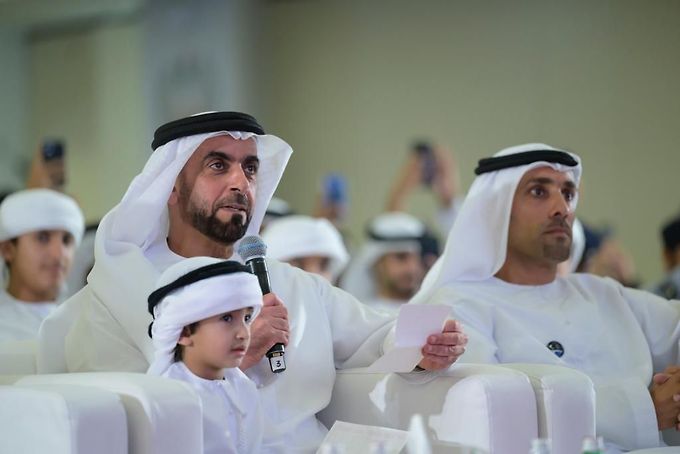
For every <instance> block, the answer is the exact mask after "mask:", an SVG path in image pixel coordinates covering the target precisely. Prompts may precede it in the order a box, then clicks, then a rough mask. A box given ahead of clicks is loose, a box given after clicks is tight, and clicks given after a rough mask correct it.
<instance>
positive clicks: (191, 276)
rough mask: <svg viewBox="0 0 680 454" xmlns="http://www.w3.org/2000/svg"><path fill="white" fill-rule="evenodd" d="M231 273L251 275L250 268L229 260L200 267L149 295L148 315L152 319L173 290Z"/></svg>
mask: <svg viewBox="0 0 680 454" xmlns="http://www.w3.org/2000/svg"><path fill="white" fill-rule="evenodd" d="M232 273H249V274H252V273H251V271H250V267H248V266H246V265H243V264H241V263H239V262H234V261H231V260H227V261H224V262H218V263H213V264H211V265H207V266H202V267H200V268H197V269H195V270H193V271H189V272H188V273H187V274H185V275H183V276H180V277H179V278H177V279H176V280H174V281H172V282H170V283H169V284H167V285H164V286H163V287H160V288H158V289H156V290H154V291H153V292H152V293H151V294H150V295H149V299H148V309H149V313H150V314H151V316H152V317H154V313H153V310H154V308H155V307H156V306H157V305H158V303H160V302H161V301H162V300H163V298H165V297H166V296H168V295H169V294H170V293H172V292H174V291H175V290H178V289H180V288H182V287H186V286H187V285H191V284H193V283H195V282H198V281H202V280H203V279H209V278H211V277H216V276H222V275H224V274H232ZM154 318H155V317H154ZM152 324H153V323H152ZM152 324H150V325H149V337H151V325H152Z"/></svg>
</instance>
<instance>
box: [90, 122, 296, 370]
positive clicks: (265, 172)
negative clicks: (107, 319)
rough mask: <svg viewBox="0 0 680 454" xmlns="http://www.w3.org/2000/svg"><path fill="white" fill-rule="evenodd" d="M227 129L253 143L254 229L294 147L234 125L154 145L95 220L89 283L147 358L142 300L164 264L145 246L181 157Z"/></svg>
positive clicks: (158, 235)
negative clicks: (118, 196) (117, 198)
mask: <svg viewBox="0 0 680 454" xmlns="http://www.w3.org/2000/svg"><path fill="white" fill-rule="evenodd" d="M227 134H228V135H230V136H232V137H233V138H235V139H237V140H247V139H250V138H254V140H255V143H256V145H257V156H258V158H259V160H260V167H259V169H258V176H257V182H258V186H257V193H256V194H255V203H254V204H253V206H254V209H253V214H252V218H251V221H250V224H249V226H248V229H247V232H246V235H253V234H257V232H258V231H259V228H260V223H261V222H262V218H263V217H264V213H265V210H266V208H267V205H268V204H269V200H270V199H271V197H272V195H273V194H274V191H275V190H276V186H277V185H278V183H279V180H280V179H281V176H282V175H283V171H284V169H285V167H286V164H287V163H288V159H289V158H290V155H291V153H292V152H293V150H292V149H291V148H290V146H289V145H288V144H287V143H286V142H284V141H283V140H281V139H279V138H278V137H276V136H273V135H255V134H252V133H248V132H234V131H221V132H212V133H206V134H196V135H191V136H187V137H181V138H179V139H175V140H172V141H170V142H168V143H166V144H165V145H163V146H160V147H158V148H157V149H156V150H155V151H154V152H153V154H152V155H151V157H150V158H149V160H148V161H147V163H146V165H145V166H144V169H143V170H142V173H140V174H139V175H137V176H136V177H135V178H134V180H132V183H131V184H130V186H129V187H128V190H127V192H126V193H125V195H124V196H123V199H122V200H121V202H120V203H119V204H118V205H117V206H116V207H114V208H113V209H112V210H111V211H110V212H109V213H107V214H106V216H104V218H103V219H102V221H101V223H100V224H99V229H98V230H97V237H96V239H95V265H94V268H93V270H92V272H91V273H90V275H89V276H88V283H89V285H90V288H91V289H92V291H93V292H94V293H95V295H96V296H97V297H98V298H99V299H100V300H101V301H102V302H103V304H104V305H105V306H106V308H107V309H108V311H109V312H111V315H112V316H113V318H115V319H116V320H118V322H119V323H120V324H121V325H122V326H123V327H125V329H126V331H127V333H128V335H129V336H130V338H131V339H132V340H133V342H134V344H135V345H136V346H137V348H139V349H140V351H142V352H143V353H144V355H145V356H146V357H147V358H148V359H151V358H152V357H153V348H152V345H151V342H149V339H148V337H147V335H146V326H147V325H148V323H149V314H148V313H147V311H146V304H145V300H146V296H147V295H149V293H151V291H152V290H153V284H154V283H155V282H156V280H157V279H158V276H159V274H160V272H162V271H163V270H157V269H156V268H155V267H154V265H153V264H152V263H151V262H150V261H149V259H148V258H147V257H146V256H145V255H144V252H145V250H146V249H147V248H148V247H149V246H150V245H152V244H153V243H154V242H156V241H159V240H160V241H162V240H164V239H165V237H166V235H167V232H168V208H167V202H168V198H169V197H170V193H171V192H172V188H173V186H174V184H175V180H176V179H177V176H178V175H179V173H180V171H181V170H182V168H183V167H184V165H185V164H186V162H187V161H188V160H189V158H190V157H191V155H192V154H193V153H194V151H196V149H197V148H198V146H199V145H200V144H201V143H203V142H204V141H205V140H207V139H209V138H211V137H216V136H219V135H227ZM236 249H237V248H235V249H234V250H236Z"/></svg>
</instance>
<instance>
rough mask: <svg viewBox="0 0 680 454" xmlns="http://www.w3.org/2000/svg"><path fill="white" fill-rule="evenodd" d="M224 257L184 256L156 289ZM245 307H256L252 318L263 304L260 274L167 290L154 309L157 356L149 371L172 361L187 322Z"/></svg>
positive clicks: (157, 371) (155, 372)
mask: <svg viewBox="0 0 680 454" xmlns="http://www.w3.org/2000/svg"><path fill="white" fill-rule="evenodd" d="M223 261H224V260H221V259H216V258H212V257H192V258H188V259H186V260H182V261H181V262H179V263H176V264H175V265H172V266H171V267H169V268H168V269H167V270H165V272H164V273H163V274H162V275H161V277H160V279H158V284H157V285H156V289H158V288H161V287H164V286H165V285H168V284H170V283H171V282H174V281H176V280H177V279H179V278H180V277H182V276H184V275H185V274H187V273H189V272H191V271H195V270H197V269H199V268H202V267H205V266H208V265H213V264H215V263H220V262H223ZM246 307H252V308H253V315H252V318H253V319H254V318H255V317H257V314H259V312H260V309H261V308H262V291H261V290H260V285H259V283H258V281H257V277H256V276H255V275H254V274H250V273H246V272H237V273H231V274H222V275H219V276H214V277H210V278H208V279H203V280H200V281H197V282H194V283H192V284H189V285H187V286H185V287H182V288H180V289H177V290H175V291H173V292H171V293H170V294H168V295H167V296H166V297H165V298H163V299H162V300H161V302H160V303H159V304H157V305H156V307H154V310H153V311H154V321H153V325H152V326H151V335H152V340H153V346H154V349H155V356H154V360H153V363H151V366H149V370H148V373H149V374H152V375H163V373H164V372H165V371H166V370H168V368H169V367H170V366H171V365H172V363H173V362H174V350H175V347H176V346H177V341H178V340H179V338H180V336H181V334H182V329H184V327H185V326H187V325H190V324H191V323H194V322H198V321H201V320H205V319H206V318H210V317H213V316H215V315H219V314H224V313H227V312H231V311H235V310H238V309H243V308H246Z"/></svg>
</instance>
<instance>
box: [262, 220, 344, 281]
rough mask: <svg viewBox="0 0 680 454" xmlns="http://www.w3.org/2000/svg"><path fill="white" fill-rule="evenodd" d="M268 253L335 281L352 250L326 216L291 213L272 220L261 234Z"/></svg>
mask: <svg viewBox="0 0 680 454" xmlns="http://www.w3.org/2000/svg"><path fill="white" fill-rule="evenodd" d="M262 239H263V240H264V242H265V243H266V244H267V256H269V257H270V258H273V259H276V260H280V261H282V262H287V263H290V264H291V265H293V266H294V267H296V268H300V269H302V270H305V271H307V272H309V273H313V274H318V275H319V276H322V277H324V278H325V279H326V280H327V281H329V282H331V283H335V282H336V281H337V279H338V277H339V276H340V273H342V271H343V270H344V269H345V267H346V266H347V262H348V261H349V253H348V252H347V248H346V247H345V243H343V241H342V237H341V236H340V232H338V230H337V229H336V228H335V227H334V226H333V224H331V222H330V221H329V220H327V219H323V218H313V217H310V216H302V215H292V216H285V217H282V218H280V219H276V220H274V221H272V222H270V223H269V226H268V227H267V230H266V231H265V232H264V233H263V234H262Z"/></svg>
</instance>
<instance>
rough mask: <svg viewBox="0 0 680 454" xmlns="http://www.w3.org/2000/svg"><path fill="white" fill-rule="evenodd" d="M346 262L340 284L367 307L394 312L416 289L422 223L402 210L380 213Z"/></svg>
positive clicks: (420, 271)
mask: <svg viewBox="0 0 680 454" xmlns="http://www.w3.org/2000/svg"><path fill="white" fill-rule="evenodd" d="M367 233H368V238H367V239H366V241H365V242H364V244H363V245H362V247H361V248H360V249H359V251H358V253H357V254H356V256H355V257H354V259H353V260H352V262H351V263H350V265H349V267H348V269H347V273H346V274H345V276H344V278H343V279H342V283H341V287H342V288H343V289H345V290H347V291H348V292H349V293H351V294H352V295H354V296H355V297H356V298H357V299H358V300H359V301H361V302H363V303H366V304H368V305H369V306H371V307H373V308H375V309H379V310H381V311H385V312H387V313H390V314H397V313H398V311H399V307H400V306H401V305H402V304H404V303H406V302H408V301H409V299H411V298H412V297H413V295H415V294H416V292H417V291H418V288H420V283H421V282H422V279H423V275H424V274H425V273H424V269H423V261H422V258H421V252H422V238H423V235H424V234H425V225H424V224H423V223H422V222H420V221H419V220H418V219H417V218H415V217H413V216H411V215H410V214H406V213H399V212H393V213H383V214H381V215H379V216H377V217H376V218H375V219H373V220H372V221H371V222H370V223H369V225H368V228H367Z"/></svg>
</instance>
